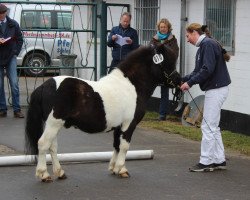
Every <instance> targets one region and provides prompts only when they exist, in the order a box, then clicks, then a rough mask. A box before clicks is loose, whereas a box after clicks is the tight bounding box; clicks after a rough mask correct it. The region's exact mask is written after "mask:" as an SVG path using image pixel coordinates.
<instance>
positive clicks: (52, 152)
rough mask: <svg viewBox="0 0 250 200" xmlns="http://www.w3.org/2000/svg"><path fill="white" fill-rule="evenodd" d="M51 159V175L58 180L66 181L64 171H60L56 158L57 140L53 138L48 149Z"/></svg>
mask: <svg viewBox="0 0 250 200" xmlns="http://www.w3.org/2000/svg"><path fill="white" fill-rule="evenodd" d="M49 151H50V155H51V159H52V165H53V173H54V174H55V176H57V177H58V178H59V179H66V178H67V176H66V175H65V173H64V170H63V169H62V167H61V165H60V162H59V159H58V157H57V138H55V139H54V140H53V141H52V144H51V146H50V148H49Z"/></svg>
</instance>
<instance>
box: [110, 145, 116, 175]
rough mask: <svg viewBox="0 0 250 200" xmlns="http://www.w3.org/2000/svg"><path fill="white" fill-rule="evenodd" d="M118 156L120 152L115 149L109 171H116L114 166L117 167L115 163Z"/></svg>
mask: <svg viewBox="0 0 250 200" xmlns="http://www.w3.org/2000/svg"><path fill="white" fill-rule="evenodd" d="M117 156H118V152H117V150H116V149H115V150H114V151H113V155H112V158H111V159H110V162H109V171H111V172H112V173H114V168H115V163H116V160H117Z"/></svg>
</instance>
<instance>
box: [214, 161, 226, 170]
mask: <svg viewBox="0 0 250 200" xmlns="http://www.w3.org/2000/svg"><path fill="white" fill-rule="evenodd" d="M214 169H216V170H226V169H227V163H226V161H224V162H223V163H220V164H217V163H214Z"/></svg>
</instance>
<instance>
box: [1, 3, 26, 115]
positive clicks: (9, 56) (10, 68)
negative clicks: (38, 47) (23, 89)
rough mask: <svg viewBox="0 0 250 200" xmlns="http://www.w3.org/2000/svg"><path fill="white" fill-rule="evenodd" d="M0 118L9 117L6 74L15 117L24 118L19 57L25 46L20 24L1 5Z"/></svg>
mask: <svg viewBox="0 0 250 200" xmlns="http://www.w3.org/2000/svg"><path fill="white" fill-rule="evenodd" d="M0 23H1V25H0V117H6V116H7V105H6V98H5V91H4V74H5V72H4V71H6V75H7V77H8V79H9V83H10V88H11V96H12V107H13V111H14V117H16V118H23V117H24V115H23V113H22V112H21V107H20V104H19V98H20V97H19V85H18V77H17V56H18V54H19V53H20V51H21V48H22V45H23V36H22V33H21V30H20V27H19V25H18V23H17V22H16V21H14V20H12V19H10V18H9V17H8V16H7V7H6V6H5V5H4V4H1V3H0Z"/></svg>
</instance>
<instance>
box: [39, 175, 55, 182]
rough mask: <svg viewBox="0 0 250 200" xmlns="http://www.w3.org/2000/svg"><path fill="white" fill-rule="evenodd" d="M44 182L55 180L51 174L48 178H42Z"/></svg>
mask: <svg viewBox="0 0 250 200" xmlns="http://www.w3.org/2000/svg"><path fill="white" fill-rule="evenodd" d="M42 182H43V183H51V182H53V179H52V178H51V177H50V176H48V177H47V178H44V179H42Z"/></svg>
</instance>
